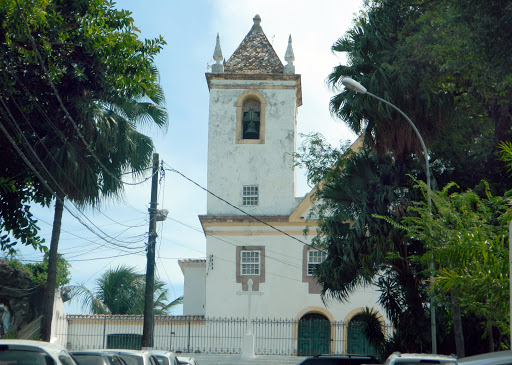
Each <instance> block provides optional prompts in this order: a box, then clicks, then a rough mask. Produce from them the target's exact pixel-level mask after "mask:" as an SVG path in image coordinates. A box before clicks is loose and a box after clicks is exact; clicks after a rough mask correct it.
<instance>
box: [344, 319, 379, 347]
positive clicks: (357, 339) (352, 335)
mask: <svg viewBox="0 0 512 365" xmlns="http://www.w3.org/2000/svg"><path fill="white" fill-rule="evenodd" d="M360 319H361V318H360V316H355V317H354V318H352V320H350V322H349V323H348V328H347V339H348V341H347V353H349V354H360V355H374V356H375V355H376V351H375V348H374V347H373V346H372V345H370V341H368V339H367V338H366V336H365V334H364V326H365V323H364V322H362V321H361V320H360Z"/></svg>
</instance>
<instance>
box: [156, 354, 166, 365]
mask: <svg viewBox="0 0 512 365" xmlns="http://www.w3.org/2000/svg"><path fill="white" fill-rule="evenodd" d="M155 357H156V359H157V360H158V364H159V365H169V359H168V358H167V357H165V356H162V355H155Z"/></svg>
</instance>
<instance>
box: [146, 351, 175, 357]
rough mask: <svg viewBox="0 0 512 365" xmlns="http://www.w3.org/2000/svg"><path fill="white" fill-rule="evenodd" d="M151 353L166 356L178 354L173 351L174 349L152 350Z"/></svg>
mask: <svg viewBox="0 0 512 365" xmlns="http://www.w3.org/2000/svg"><path fill="white" fill-rule="evenodd" d="M151 353H152V354H155V355H164V356H167V355H173V356H176V354H175V353H174V352H172V351H164V350H151Z"/></svg>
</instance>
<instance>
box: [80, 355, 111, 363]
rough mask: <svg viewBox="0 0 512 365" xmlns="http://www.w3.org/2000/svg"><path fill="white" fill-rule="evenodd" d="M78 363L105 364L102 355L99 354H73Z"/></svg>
mask: <svg viewBox="0 0 512 365" xmlns="http://www.w3.org/2000/svg"><path fill="white" fill-rule="evenodd" d="M73 357H74V358H75V360H76V362H77V363H78V365H105V360H104V357H103V356H101V355H83V354H80V355H77V354H73Z"/></svg>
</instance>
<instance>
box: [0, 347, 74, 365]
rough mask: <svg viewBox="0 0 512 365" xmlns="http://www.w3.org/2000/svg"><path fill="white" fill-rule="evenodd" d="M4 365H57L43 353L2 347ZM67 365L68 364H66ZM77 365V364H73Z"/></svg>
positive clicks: (0, 360)
mask: <svg viewBox="0 0 512 365" xmlns="http://www.w3.org/2000/svg"><path fill="white" fill-rule="evenodd" d="M0 364H2V365H56V364H55V360H53V359H52V358H51V357H50V355H48V354H47V353H46V352H43V351H34V350H10V349H7V348H6V347H5V348H1V347H0ZM66 365H67V364H66ZM73 365H75V364H73Z"/></svg>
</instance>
